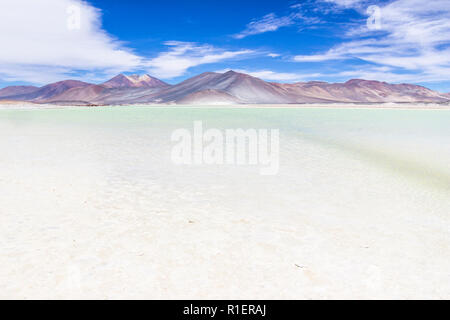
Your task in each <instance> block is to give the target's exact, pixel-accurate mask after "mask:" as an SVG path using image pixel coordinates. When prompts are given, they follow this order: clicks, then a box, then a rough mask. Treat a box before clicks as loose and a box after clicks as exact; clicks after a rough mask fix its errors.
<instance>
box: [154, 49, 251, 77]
mask: <svg viewBox="0 0 450 320" xmlns="http://www.w3.org/2000/svg"><path fill="white" fill-rule="evenodd" d="M165 44H166V45H167V46H169V47H170V48H169V50H168V51H166V52H163V53H160V54H159V55H158V56H157V57H156V58H153V59H151V60H149V61H148V62H146V67H147V68H149V72H150V73H151V74H152V75H154V76H156V77H160V78H163V79H169V78H175V77H178V76H182V75H184V74H185V73H186V72H187V71H188V69H189V68H192V67H195V66H198V65H202V64H210V63H216V62H220V61H224V60H230V59H234V58H243V57H248V56H249V55H251V54H253V53H254V51H252V50H238V51H225V50H223V49H219V48H215V47H213V46H209V45H199V44H196V43H191V42H179V41H169V42H166V43H165Z"/></svg>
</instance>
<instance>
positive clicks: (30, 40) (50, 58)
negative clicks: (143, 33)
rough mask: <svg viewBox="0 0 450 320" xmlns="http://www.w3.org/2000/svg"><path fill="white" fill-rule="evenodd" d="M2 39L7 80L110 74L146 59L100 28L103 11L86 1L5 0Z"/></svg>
mask: <svg viewBox="0 0 450 320" xmlns="http://www.w3.org/2000/svg"><path fill="white" fill-rule="evenodd" d="M78 26H79V29H78V28H77V27H78ZM0 39H1V41H2V44H1V47H2V49H1V50H0V78H2V79H7V80H9V81H13V80H22V81H29V82H33V83H45V82H48V81H55V80H60V79H61V78H62V77H67V76H68V75H72V74H73V73H74V71H81V72H83V71H86V72H89V71H93V70H95V71H96V73H104V74H112V73H116V72H120V71H124V70H130V69H133V68H136V67H137V66H139V65H140V64H141V62H142V58H141V57H139V56H138V55H136V54H134V53H133V52H132V51H131V50H129V49H127V48H126V47H125V46H124V45H123V44H122V43H121V42H119V41H117V40H116V39H114V38H113V37H111V36H110V35H108V34H107V33H106V32H104V31H103V30H102V29H101V12H100V11H99V10H98V9H96V8H94V7H92V6H91V5H90V4H88V3H87V2H85V1H82V0H39V1H35V0H2V1H1V2H0ZM88 70H89V71H88Z"/></svg>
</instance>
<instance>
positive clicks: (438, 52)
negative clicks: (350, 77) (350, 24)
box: [294, 0, 450, 82]
mask: <svg viewBox="0 0 450 320" xmlns="http://www.w3.org/2000/svg"><path fill="white" fill-rule="evenodd" d="M328 2H335V3H336V4H340V5H342V6H347V7H349V6H352V5H354V6H356V7H355V8H360V2H361V1H344V0H343V1H339V0H329V1H328ZM448 4H449V3H448V0H433V1H428V0H395V1H392V2H390V3H388V4H385V5H384V6H383V5H381V4H380V9H381V21H380V26H381V30H377V31H374V30H369V29H368V28H367V26H366V25H365V24H364V25H362V26H360V27H358V28H356V29H354V28H353V29H349V30H348V32H347V35H348V36H351V37H352V38H353V40H350V41H346V42H344V43H342V44H340V45H338V46H336V47H334V48H332V49H330V50H329V51H327V52H324V53H319V54H317V55H310V56H304V55H303V56H296V57H294V61H298V62H314V61H315V62H319V61H326V60H336V59H360V60H363V61H366V62H369V63H373V64H376V65H379V66H388V67H390V68H391V70H392V71H391V72H390V74H387V73H372V75H373V76H380V77H383V78H391V79H398V80H399V81H402V80H401V79H404V80H405V81H408V80H410V79H411V73H414V74H415V77H416V78H415V81H416V82H418V81H428V82H431V81H443V80H449V79H450V77H449V70H450V6H449V5H448ZM364 12H365V11H364ZM355 37H356V39H355ZM369 68H370V67H369ZM349 72H352V71H349ZM361 75H366V76H367V73H363V72H361Z"/></svg>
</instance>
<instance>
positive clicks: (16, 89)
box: [0, 86, 39, 98]
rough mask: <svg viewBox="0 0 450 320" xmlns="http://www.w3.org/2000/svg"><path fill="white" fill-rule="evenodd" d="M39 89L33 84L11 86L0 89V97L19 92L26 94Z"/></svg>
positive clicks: (14, 94) (15, 94)
mask: <svg viewBox="0 0 450 320" xmlns="http://www.w3.org/2000/svg"><path fill="white" fill-rule="evenodd" d="M37 90H39V88H38V87H34V86H11V87H6V88H3V89H1V90H0V98H5V97H11V96H17V95H21V94H28V93H32V92H35V91H37Z"/></svg>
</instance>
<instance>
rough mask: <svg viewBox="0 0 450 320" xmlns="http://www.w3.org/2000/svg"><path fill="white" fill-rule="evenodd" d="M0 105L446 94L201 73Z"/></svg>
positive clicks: (71, 88) (144, 78)
mask: <svg viewBox="0 0 450 320" xmlns="http://www.w3.org/2000/svg"><path fill="white" fill-rule="evenodd" d="M0 100H8V101H27V102H33V103H42V104H62V105H121V104H194V105H195V104H197V105H199V104H296V103H327V102H328V103H332V102H349V103H377V102H437V103H440V102H449V101H450V94H449V93H447V94H445V93H440V92H437V91H433V90H430V89H428V88H425V87H422V86H418V85H413V84H389V83H386V82H380V81H372V80H370V81H369V80H361V79H353V80H349V81H347V82H345V83H327V82H321V81H311V82H297V83H292V84H286V83H275V82H267V81H264V80H261V79H258V78H255V77H253V76H250V75H248V74H244V73H238V72H234V71H228V72H225V73H217V72H205V73H202V74H200V75H198V76H195V77H193V78H190V79H187V80H185V81H183V82H181V83H178V84H176V85H170V84H167V83H165V82H163V81H161V80H159V79H156V78H154V77H151V76H149V75H123V74H120V75H118V76H115V77H114V78H112V79H111V80H109V81H106V82H104V83H101V84H91V83H86V82H82V81H77V80H65V81H60V82H56V83H52V84H48V85H46V86H43V87H34V86H11V87H6V88H3V89H1V90H0ZM0 102H1V101H0Z"/></svg>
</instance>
